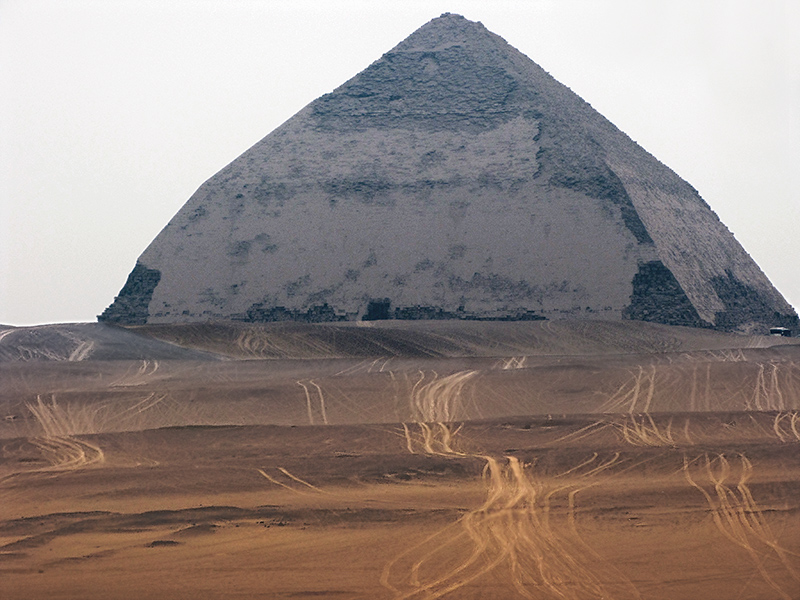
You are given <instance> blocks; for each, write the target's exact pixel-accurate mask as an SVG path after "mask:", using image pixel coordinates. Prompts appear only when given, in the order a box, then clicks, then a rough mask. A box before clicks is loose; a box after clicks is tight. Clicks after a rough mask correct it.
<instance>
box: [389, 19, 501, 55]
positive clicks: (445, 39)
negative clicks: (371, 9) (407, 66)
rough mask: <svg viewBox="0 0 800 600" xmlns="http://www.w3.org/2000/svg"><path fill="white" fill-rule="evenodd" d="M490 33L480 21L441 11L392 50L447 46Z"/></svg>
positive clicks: (485, 37)
mask: <svg viewBox="0 0 800 600" xmlns="http://www.w3.org/2000/svg"><path fill="white" fill-rule="evenodd" d="M491 36H492V34H491V33H490V32H489V30H488V29H486V27H484V26H483V24H482V23H481V22H480V21H470V20H469V19H467V18H466V17H463V16H461V15H458V14H456V13H442V15H441V16H439V17H436V18H435V19H431V20H430V21H428V22H427V23H425V25H423V26H422V27H420V28H419V29H417V30H416V31H415V32H414V33H412V34H411V35H410V36H408V37H407V38H406V39H405V40H403V41H402V42H400V44H398V45H397V46H396V47H395V48H393V50H392V51H393V52H414V51H426V50H434V49H442V48H445V47H447V46H453V45H460V44H467V43H470V42H473V43H474V42H475V41H480V40H486V39H488V38H489V37H491Z"/></svg>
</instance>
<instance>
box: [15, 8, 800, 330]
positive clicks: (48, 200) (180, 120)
mask: <svg viewBox="0 0 800 600" xmlns="http://www.w3.org/2000/svg"><path fill="white" fill-rule="evenodd" d="M443 12H455V13H459V14H462V15H464V16H465V17H467V18H469V19H472V20H478V21H482V22H483V23H484V25H486V26H487V27H488V28H489V29H490V30H491V31H493V32H494V33H497V34H498V35H500V36H502V37H503V38H505V39H506V40H507V41H508V42H509V43H510V44H511V45H513V46H515V47H516V48H518V49H519V50H521V51H522V52H524V53H525V54H527V55H528V56H529V57H530V58H531V59H533V60H534V61H535V62H537V63H538V64H540V65H541V66H542V67H544V68H545V69H546V70H547V71H549V72H550V73H551V74H552V75H553V76H555V77H556V79H558V80H559V81H561V82H562V83H564V84H566V85H568V86H569V87H570V88H572V89H573V90H574V91H575V92H577V93H578V94H579V95H580V96H582V97H583V98H584V99H585V100H586V101H588V102H589V103H590V104H592V106H594V107H595V108H596V109H597V110H599V111H600V112H601V113H602V114H603V115H605V116H606V117H607V118H608V119H609V120H611V121H612V122H613V123H614V124H616V125H617V126H618V127H619V128H620V129H622V130H623V131H625V132H626V133H627V134H628V135H630V136H631V137H632V138H633V139H634V140H636V141H637V142H639V143H640V144H641V145H642V146H643V147H644V148H645V149H647V150H648V151H649V152H651V153H652V154H654V155H655V156H656V157H657V158H658V159H660V160H661V161H662V162H664V163H665V164H667V165H668V166H669V167H671V168H672V169H673V170H675V171H676V172H677V173H678V174H679V175H680V176H682V177H683V178H684V179H686V180H687V181H689V183H691V184H692V185H693V186H694V187H695V188H697V189H698V190H699V192H700V194H701V195H702V196H703V198H704V199H705V200H706V201H707V202H708V203H709V204H710V205H711V207H712V208H713V209H714V210H715V211H716V213H717V214H718V215H719V216H720V218H721V219H722V221H723V222H724V223H725V224H726V225H727V226H728V227H729V228H730V229H731V230H732V231H733V232H734V234H735V235H736V237H737V239H738V240H739V241H740V242H741V243H742V245H743V246H744V247H745V249H746V250H747V251H748V252H750V254H751V256H753V258H754V259H755V260H756V262H758V264H759V265H760V266H761V268H762V269H764V271H765V272H766V274H767V276H768V277H769V278H770V279H771V280H772V282H773V283H774V284H775V285H776V286H777V287H778V289H779V290H780V291H781V292H783V294H784V296H785V297H786V298H787V300H789V302H790V303H792V304H793V305H794V306H795V307H798V306H800V277H798V272H799V271H798V267H797V258H798V256H800V233H799V232H800V194H799V193H798V191H797V190H798V189H799V188H798V185H797V184H796V183H795V181H794V180H795V179H796V178H797V177H798V174H800V35H798V32H800V2H798V0H646V1H643V0H491V1H486V0H450V1H439V0H403V1H399V0H398V1H391V2H389V1H379V0H337V1H330V0H0V323H7V324H15V325H24V324H36V323H51V322H67V321H93V320H94V319H95V316H96V315H98V314H99V313H100V312H102V310H103V309H104V308H105V307H106V306H107V305H108V304H110V303H111V301H112V300H113V298H114V295H115V294H116V293H117V292H118V291H119V290H120V288H121V287H122V285H123V283H124V282H125V279H126V277H127V275H128V273H129V272H130V271H131V269H132V268H133V265H134V264H135V262H136V259H137V257H138V256H139V255H140V254H141V253H142V251H143V250H144V249H145V247H146V246H147V244H148V243H149V242H150V241H151V240H152V239H153V238H154V237H155V236H156V234H157V233H158V232H159V231H160V230H161V228H162V227H164V225H166V223H167V221H168V220H169V219H170V218H171V217H172V215H173V214H174V213H175V212H176V211H177V210H178V209H179V208H180V207H181V205H182V204H183V203H184V202H185V201H186V200H187V199H188V198H189V196H191V194H192V193H193V192H194V191H195V190H196V189H197V188H198V187H199V186H200V184H202V183H203V181H205V180H206V179H208V178H209V177H211V176H212V175H214V173H216V172H217V171H218V170H219V169H221V168H222V167H223V166H225V165H226V164H227V163H229V162H230V161H232V160H233V159H234V158H236V157H237V156H238V155H239V154H241V153H242V152H244V151H245V150H247V148H249V147H250V146H251V145H252V144H254V143H255V142H256V141H258V140H259V139H261V138H262V137H264V136H265V135H267V134H268V133H269V132H270V131H272V130H273V129H274V128H275V127H277V126H278V125H280V124H281V123H282V122H283V121H285V120H286V119H288V118H290V117H291V116H292V115H293V114H294V113H296V112H297V111H299V110H300V109H301V108H302V107H303V106H305V105H306V104H307V103H309V102H311V101H312V100H314V99H315V98H317V97H318V96H320V95H322V94H324V93H326V92H329V91H331V90H332V89H333V88H335V87H336V86H338V85H339V84H341V83H343V82H344V81H345V80H347V79H349V78H350V77H352V76H353V75H355V74H356V73H358V72H359V71H361V70H362V69H364V68H365V67H366V66H367V65H369V64H370V63H371V62H372V61H374V60H376V59H377V58H379V57H380V55H381V54H383V53H384V52H386V51H387V50H389V49H390V48H391V47H393V46H394V45H395V44H397V43H398V42H399V41H400V40H402V39H403V38H405V37H406V36H408V35H409V34H410V33H411V32H412V31H414V30H415V29H417V28H418V27H420V26H421V25H423V24H424V23H426V22H427V21H429V20H430V19H432V18H434V17H437V16H439V15H440V14H441V13H443Z"/></svg>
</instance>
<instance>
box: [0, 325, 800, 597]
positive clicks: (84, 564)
mask: <svg viewBox="0 0 800 600" xmlns="http://www.w3.org/2000/svg"><path fill="white" fill-rule="evenodd" d="M360 325H363V326H357V325H355V324H349V325H298V324H270V325H244V324H218V325H199V324H194V325H183V326H144V327H139V328H130V329H121V328H114V327H108V326H104V325H99V324H77V325H53V326H44V327H38V328H11V327H0V382H2V384H0V418H2V421H0V447H2V454H0V581H1V582H2V584H1V585H0V589H2V598H3V599H4V600H5V599H9V600H11V599H22V598H25V599H29V598H86V599H91V598H137V599H141V598H193V599H196V598H337V599H338V598H341V599H345V598H347V599H349V598H354V599H355V598H363V599H367V598H369V599H374V598H375V599H380V598H385V599H387V600H388V599H400V598H408V599H415V600H416V599H423V598H448V599H473V598H476V599H477V598H533V599H539V598H542V599H551V598H552V599H559V598H563V599H574V600H583V599H594V598H615V599H623V600H625V599H646V600H667V599H670V600H672V599H686V600H689V599H692V600H696V599H698V598H703V599H706V600H713V599H720V600H722V599H725V600H730V599H734V598H735V599H738V600H771V599H773V598H774V599H783V600H792V599H797V598H800V344H798V340H796V339H794V338H773V337H764V336H744V335H732V334H721V333H716V332H713V331H709V330H701V329H690V328H680V327H668V326H660V325H652V324H646V323H634V322H627V323H619V322H617V323H608V322H600V321H598V322H580V321H554V322H550V321H547V322H530V323H498V322H402V323H401V322H379V323H374V324H371V323H366V324H365V323H362V324H360Z"/></svg>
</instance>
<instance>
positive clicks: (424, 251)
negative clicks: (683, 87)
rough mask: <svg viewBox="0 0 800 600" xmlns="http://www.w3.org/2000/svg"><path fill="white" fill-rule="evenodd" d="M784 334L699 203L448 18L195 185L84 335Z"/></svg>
mask: <svg viewBox="0 0 800 600" xmlns="http://www.w3.org/2000/svg"><path fill="white" fill-rule="evenodd" d="M566 316H569V317H589V318H603V319H638V320H645V321H654V322H660V323H666V324H678V325H692V326H703V327H716V328H720V329H726V330H759V329H764V328H765V327H768V326H770V325H777V324H784V325H786V324H792V323H796V321H797V317H796V315H795V313H794V311H793V310H792V308H791V307H790V306H789V305H788V303H787V302H786V301H785V300H784V299H783V298H782V297H781V295H780V293H779V292H778V291H777V290H775V288H774V287H773V286H772V285H771V283H770V282H769V281H768V280H767V278H766V277H765V276H764V274H763V273H762V272H761V270H760V269H759V268H758V266H757V265H756V264H755V263H754V262H753V261H752V259H751V258H750V257H749V256H748V255H747V253H746V252H745V251H744V250H743V249H742V248H741V246H740V245H739V244H738V243H737V242H736V240H735V239H734V237H733V235H732V234H731V233H730V232H729V231H728V230H727V228H726V227H725V226H724V225H723V224H722V223H721V222H720V221H719V219H718V218H717V217H716V215H715V214H714V213H713V212H712V211H711V209H710V208H709V207H708V205H706V204H705V202H703V200H702V199H701V198H700V197H699V196H698V194H697V192H696V191H695V190H694V189H693V188H692V187H691V186H690V185H689V184H687V183H686V182H684V181H683V180H681V179H680V178H679V177H678V176H677V175H675V174H674V173H673V172H672V171H670V170H669V169H668V168H667V167H665V166H664V165H662V164H661V163H659V162H658V161H657V160H656V159H655V158H653V157H652V156H651V155H649V154H648V153H647V152H645V151H644V150H643V149H642V148H640V147H639V146H638V145H636V144H635V143H634V142H632V141H631V140H630V139H629V138H628V137H627V136H625V135H624V134H623V133H622V132H620V131H619V130H618V129H616V128H615V127H614V126H613V125H612V124H611V123H609V122H608V121H607V120H606V119H604V118H603V117H602V116H601V115H599V114H598V113H597V112H596V111H594V110H593V109H592V108H591V107H590V106H589V105H588V104H586V103H585V102H584V101H583V100H581V99H580V98H579V97H577V96H576V95H575V94H573V93H572V92H571V91H570V90H569V89H567V88H566V87H564V86H563V85H561V84H559V83H558V82H556V81H555V80H554V79H552V78H551V77H550V76H549V75H548V74H547V73H545V72H544V71H543V70H542V69H541V68H540V67H538V66H537V65H536V64H535V63H533V62H532V61H530V60H529V59H528V58H527V57H525V56H524V55H522V54H520V53H519V52H517V51H516V50H514V49H513V48H512V47H511V46H509V45H508V44H507V43H506V42H505V41H503V40H502V39H501V38H499V37H497V36H495V35H494V34H492V33H490V32H488V31H487V30H486V29H485V28H484V27H483V26H482V25H481V24H479V23H473V22H470V21H467V20H466V19H464V18H463V17H459V16H456V15H449V14H448V15H443V16H442V17H440V18H438V19H435V20H433V21H431V22H430V23H428V24H427V25H425V26H424V27H422V28H421V29H419V30H418V31H417V32H415V33H414V34H412V35H411V36H410V37H409V38H408V39H406V40H405V41H403V42H402V43H401V44H399V45H398V46H397V47H395V48H394V49H392V50H391V51H390V52H388V53H386V54H385V55H384V56H383V57H381V58H380V59H379V60H378V61H376V62H375V63H373V64H372V65H370V66H369V67H368V68H367V69H366V70H364V71H363V72H362V73H360V74H359V75H357V76H356V77H354V78H353V79H351V80H350V81H348V82H347V83H345V84H344V85H342V86H341V87H339V88H337V89H336V90H334V91H333V92H332V93H330V94H327V95H325V96H323V97H321V98H319V99H318V100H316V101H314V102H313V103H311V104H310V105H309V106H307V107H306V108H305V109H303V110H302V111H300V112H299V113H298V114H297V115H295V116H294V117H293V118H292V119H290V120H289V121H287V122H286V123H285V124H284V125H282V126H281V127H279V128H278V129H277V130H275V131H274V132H273V133H271V134H270V135H268V136H267V137H266V138H264V139H263V140H262V141H261V142H259V143H258V144H256V145H255V146H254V147H253V148H251V149H250V150H248V151H247V152H246V153H245V154H243V155H242V156H241V157H239V158H238V159H236V160H235V161H234V162H233V163H231V164H230V165H228V166H227V167H226V168H225V169H223V170H222V171H221V172H220V173H218V174H217V175H215V176H214V177H212V178H211V179H209V180H208V181H207V182H206V183H205V184H204V185H203V186H202V187H201V188H200V189H199V190H198V191H197V192H196V193H195V194H194V196H192V198H190V200H189V201H188V202H187V203H186V205H184V207H183V208H182V209H181V210H180V211H179V212H178V214H177V215H176V216H175V217H174V218H173V219H172V221H170V223H169V224H168V225H167V226H166V228H165V229H164V230H163V231H162V232H161V233H160V234H159V236H158V237H157V238H156V239H155V240H154V241H153V242H152V244H151V245H150V246H149V247H148V248H147V250H146V251H145V252H144V254H143V255H142V256H141V257H140V259H139V261H138V262H137V264H136V267H135V268H134V270H133V272H132V273H131V275H130V277H129V279H128V281H127V283H126V284H125V287H124V288H123V289H122V291H121V292H120V294H119V296H117V298H116V299H115V301H114V303H113V304H112V305H111V306H110V307H109V308H108V309H106V311H105V312H104V313H103V315H101V317H100V318H101V320H105V321H111V322H119V323H125V324H136V323H145V322H147V323H165V322H180V321H207V320H216V319H228V320H230V319H234V320H244V321H275V320H304V321H333V320H357V319H385V318H394V319H420V318H425V319H430V318H459V319H541V318H548V319H552V318H560V317H566Z"/></svg>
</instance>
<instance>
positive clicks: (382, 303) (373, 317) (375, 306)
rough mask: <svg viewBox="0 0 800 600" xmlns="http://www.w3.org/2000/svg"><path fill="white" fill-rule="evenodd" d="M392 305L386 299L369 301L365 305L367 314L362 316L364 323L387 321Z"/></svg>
mask: <svg viewBox="0 0 800 600" xmlns="http://www.w3.org/2000/svg"><path fill="white" fill-rule="evenodd" d="M391 305H392V303H391V301H390V300H389V299H388V298H383V299H381V300H370V301H369V304H368V305H367V314H365V315H364V320H365V321H385V320H386V319H389V318H390V316H389V308H390V307H391Z"/></svg>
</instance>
